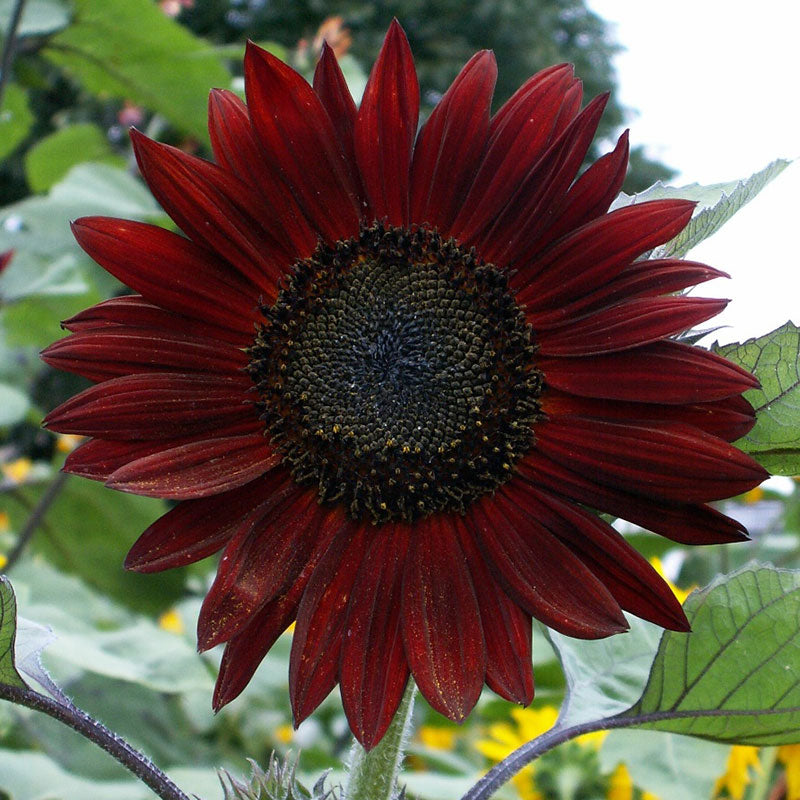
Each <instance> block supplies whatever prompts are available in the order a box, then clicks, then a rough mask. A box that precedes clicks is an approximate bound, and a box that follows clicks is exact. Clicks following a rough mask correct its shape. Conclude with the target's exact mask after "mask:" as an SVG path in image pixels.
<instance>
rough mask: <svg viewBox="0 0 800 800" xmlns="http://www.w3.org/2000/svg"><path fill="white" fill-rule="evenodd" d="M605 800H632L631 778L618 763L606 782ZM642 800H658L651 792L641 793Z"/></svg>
mask: <svg viewBox="0 0 800 800" xmlns="http://www.w3.org/2000/svg"><path fill="white" fill-rule="evenodd" d="M606 800H633V778H631V773H630V772H628V768H627V767H626V766H625V764H623V763H622V762H620V763H619V764H617V766H616V769H615V770H614V771H613V772H612V773H611V777H610V778H609V781H608V794H607V795H606ZM642 800H659V798H658V796H657V795H654V794H652V793H651V792H642Z"/></svg>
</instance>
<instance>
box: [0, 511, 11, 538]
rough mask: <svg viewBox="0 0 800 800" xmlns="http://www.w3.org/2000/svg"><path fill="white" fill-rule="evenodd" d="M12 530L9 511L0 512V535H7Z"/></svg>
mask: <svg viewBox="0 0 800 800" xmlns="http://www.w3.org/2000/svg"><path fill="white" fill-rule="evenodd" d="M10 529H11V518H10V517H9V516H8V511H0V533H5V532H6V531H7V530H10Z"/></svg>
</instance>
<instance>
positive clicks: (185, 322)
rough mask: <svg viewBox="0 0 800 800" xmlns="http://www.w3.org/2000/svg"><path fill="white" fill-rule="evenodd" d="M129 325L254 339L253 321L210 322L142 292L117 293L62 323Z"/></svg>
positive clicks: (79, 327)
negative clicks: (234, 324) (241, 325)
mask: <svg viewBox="0 0 800 800" xmlns="http://www.w3.org/2000/svg"><path fill="white" fill-rule="evenodd" d="M116 325H125V326H128V327H131V328H142V329H150V330H152V331H154V332H158V331H160V332H165V333H166V332H172V333H176V334H178V335H179V336H180V335H186V336H197V337H200V338H204V339H205V338H214V339H219V340H221V341H223V342H231V343H233V344H236V345H238V346H240V347H244V346H246V345H248V344H252V342H253V328H252V323H251V325H250V327H249V329H248V331H246V332H245V331H241V330H239V331H237V330H234V329H233V328H222V327H219V326H217V325H214V324H213V323H211V322H208V321H206V320H204V319H203V318H202V316H201V315H198V316H196V317H191V318H190V317H185V316H182V315H181V314H178V313H176V312H175V311H169V310H165V309H163V308H160V307H158V306H154V305H153V304H152V303H148V302H146V301H145V300H144V299H142V298H141V297H140V296H139V295H125V296H123V297H113V298H112V299H111V300H105V301H103V302H102V303H98V304H97V305H94V306H91V307H90V308H87V309H85V310H83V311H81V312H79V313H77V314H75V316H74V317H70V318H69V319H67V320H64V322H62V323H61V326H62V327H63V328H66V329H67V330H69V331H73V332H75V333H78V332H79V331H94V330H101V329H103V328H110V327H113V326H116Z"/></svg>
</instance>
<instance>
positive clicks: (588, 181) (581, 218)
mask: <svg viewBox="0 0 800 800" xmlns="http://www.w3.org/2000/svg"><path fill="white" fill-rule="evenodd" d="M628 151H629V147H628V131H625V132H624V133H623V134H622V136H620V137H619V140H618V141H617V146H616V147H615V148H614V150H613V151H612V152H610V153H606V155H604V156H603V157H602V158H599V159H598V160H597V161H595V163H594V164H592V165H591V166H590V167H589V168H588V169H587V170H586V171H585V172H584V173H583V175H581V176H580V178H578V180H577V181H575V183H574V184H573V185H572V186H571V187H570V189H569V191H568V192H567V194H566V196H565V197H564V199H563V201H562V202H561V205H560V206H559V207H558V209H557V210H555V211H554V212H553V221H552V222H551V223H550V224H549V225H548V227H547V229H546V232H545V233H544V234H543V235H542V236H541V238H540V239H539V241H538V242H537V246H538V247H539V248H542V247H545V246H546V245H547V244H549V243H550V242H553V241H555V240H556V239H558V238H559V237H561V236H564V235H565V234H567V233H569V232H570V231H573V230H575V229H576V228H579V227H580V226H581V225H585V224H586V223H587V222H591V221H592V220H593V219H595V218H596V217H599V216H600V215H601V214H605V213H606V212H607V211H608V209H609V206H610V205H611V203H612V202H613V201H614V199H615V198H616V197H617V195H618V194H619V193H620V190H621V189H622V183H623V181H624V180H625V175H626V173H627V170H628Z"/></svg>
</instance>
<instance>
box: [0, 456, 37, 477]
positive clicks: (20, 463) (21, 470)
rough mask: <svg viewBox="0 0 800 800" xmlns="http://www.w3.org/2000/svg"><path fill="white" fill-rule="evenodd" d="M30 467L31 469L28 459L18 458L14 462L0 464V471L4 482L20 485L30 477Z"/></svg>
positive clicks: (31, 465)
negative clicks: (4, 479) (4, 478)
mask: <svg viewBox="0 0 800 800" xmlns="http://www.w3.org/2000/svg"><path fill="white" fill-rule="evenodd" d="M31 467H33V464H32V462H31V460H30V459H29V458H18V459H16V461H9V462H8V463H7V464H1V465H0V470H2V472H3V475H4V476H5V477H6V480H9V481H11V482H12V483H22V482H23V481H24V480H25V478H27V477H28V475H30V471H31Z"/></svg>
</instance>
